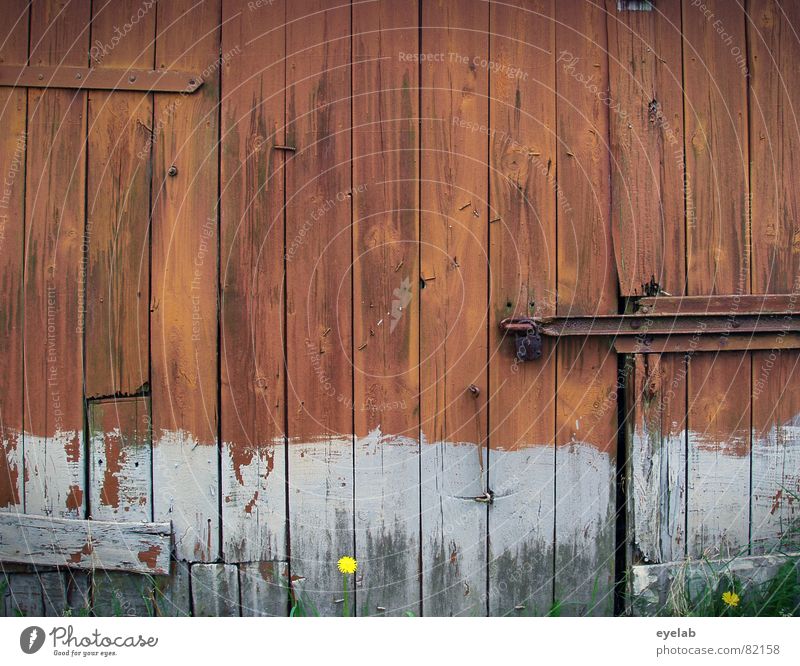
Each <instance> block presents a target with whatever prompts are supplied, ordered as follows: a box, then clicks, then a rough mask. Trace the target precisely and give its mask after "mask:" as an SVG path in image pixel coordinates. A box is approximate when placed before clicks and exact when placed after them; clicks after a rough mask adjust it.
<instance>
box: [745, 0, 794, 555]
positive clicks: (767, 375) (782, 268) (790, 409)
mask: <svg viewBox="0 0 800 666" xmlns="http://www.w3.org/2000/svg"><path fill="white" fill-rule="evenodd" d="M747 10H748V22H747V33H748V43H749V45H750V51H749V55H750V57H749V61H748V65H749V68H750V114H749V116H748V118H749V121H750V148H751V166H750V174H751V188H752V202H751V209H752V225H753V234H752V243H753V266H752V284H753V292H754V293H756V294H763V293H766V294H768V293H783V294H789V295H790V296H789V303H788V305H790V306H791V307H792V309H794V310H797V309H798V304H799V303H800V296H798V288H800V283H798V279H797V276H798V260H799V258H800V225H798V207H799V206H800V194H799V193H798V191H797V186H796V173H797V170H798V166H797V163H796V159H795V155H796V154H797V151H798V147H799V146H800V129H799V128H798V120H797V115H796V113H795V112H794V111H793V109H795V108H796V106H797V99H798V93H797V89H798V83H800V73H798V71H797V59H798V56H800V44H798V40H797V34H796V31H795V30H794V29H793V26H797V24H798V21H800V7H799V6H798V5H797V3H793V2H786V1H781V2H778V1H776V0H755V1H754V2H750V3H749V4H748V5H747ZM786 340H787V336H786V335H778V336H776V337H775V340H774V346H773V349H772V350H770V351H768V352H767V351H764V352H759V353H755V354H753V443H752V445H753V449H752V470H751V478H752V498H751V538H752V552H753V553H754V554H756V553H765V552H770V550H772V549H773V548H776V547H780V548H782V549H785V548H787V547H789V546H793V545H794V546H796V545H797V536H796V534H795V533H794V532H793V531H792V526H793V525H795V524H796V521H797V515H798V510H800V506H799V505H798V502H797V499H796V498H797V494H798V484H800V472H799V471H798V470H800V430H798V427H797V426H798V425H800V423H798V414H800V396H798V392H797V367H798V360H800V357H799V356H798V353H797V352H794V351H788V350H787V349H786V347H787V345H786ZM792 493H794V495H792Z"/></svg>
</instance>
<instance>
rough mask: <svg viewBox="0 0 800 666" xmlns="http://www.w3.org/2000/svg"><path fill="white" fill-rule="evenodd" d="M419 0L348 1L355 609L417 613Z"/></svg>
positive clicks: (360, 610) (360, 612) (363, 611)
mask: <svg viewBox="0 0 800 666" xmlns="http://www.w3.org/2000/svg"><path fill="white" fill-rule="evenodd" d="M417 10H418V5H417V1H416V0H411V2H408V3H406V7H405V10H404V11H403V12H398V11H397V8H396V7H395V6H394V3H392V2H391V1H390V0H380V1H379V2H375V3H369V4H366V5H353V121H354V125H355V126H354V127H353V187H354V190H355V191H356V192H357V194H356V195H355V196H354V197H353V205H354V221H353V295H354V302H353V307H354V317H353V337H354V346H355V347H356V349H355V351H354V359H353V366H354V372H355V378H354V381H355V384H354V388H355V394H354V409H355V434H356V440H355V487H356V498H355V510H356V513H355V527H356V557H357V558H358V571H359V578H360V579H361V581H362V583H361V587H360V588H359V590H358V597H359V602H358V608H357V609H356V610H357V612H358V613H359V614H363V615H401V614H403V613H406V612H409V611H410V612H412V613H414V614H415V615H419V601H420V599H419V544H420V539H419V293H420V292H419V245H418V241H419V212H418V182H417V179H418V177H419V167H418V160H419V153H418V147H419V141H418V117H419V91H418V88H419V82H418V79H419V68H418V66H417V64H416V63H412V62H409V61H406V62H404V61H401V60H400V59H399V58H398V57H397V54H398V53H414V52H416V51H417V50H418V37H419V31H418V25H417V22H418V11H417Z"/></svg>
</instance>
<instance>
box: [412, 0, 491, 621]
mask: <svg viewBox="0 0 800 666" xmlns="http://www.w3.org/2000/svg"><path fill="white" fill-rule="evenodd" d="M422 22H423V26H422V44H421V47H420V51H421V52H423V53H425V52H433V53H438V52H443V53H444V54H445V57H444V58H443V60H442V61H440V62H428V63H424V64H423V66H422V67H421V75H422V78H421V82H420V83H421V86H422V100H421V105H422V106H421V114H422V118H423V121H422V129H421V131H422V138H421V184H420V189H421V195H420V196H421V200H420V207H421V210H422V214H421V218H420V226H421V230H420V239H421V241H420V242H421V248H420V255H421V258H420V261H421V272H422V276H421V279H422V280H423V282H424V283H425V288H424V289H423V290H422V292H421V294H420V308H421V310H420V322H421V325H420V329H421V330H420V336H421V340H420V364H421V367H420V382H421V397H420V401H421V402H420V404H421V409H420V412H421V425H422V442H421V466H422V479H421V482H422V593H423V599H422V604H423V612H424V614H425V615H436V616H438V615H445V616H447V615H484V614H485V613H486V606H487V603H486V598H485V591H486V522H487V507H486V505H485V504H481V503H478V502H475V501H474V500H473V499H472V498H473V497H476V496H480V495H482V494H483V493H484V492H486V490H487V479H486V455H487V451H486V447H487V423H486V418H487V397H486V396H487V374H488V373H487V368H486V361H487V358H488V355H487V344H488V331H487V330H486V327H487V317H486V312H487V289H486V284H487V283H486V281H487V278H488V271H487V257H488V246H487V236H488V222H489V220H488V203H487V202H488V191H487V189H488V188H487V163H488V158H489V155H488V146H487V139H486V131H487V128H488V120H489V118H488V111H489V101H488V97H487V94H488V91H489V77H488V71H487V68H486V67H485V66H480V62H481V61H487V60H488V56H489V38H488V34H487V30H488V26H489V11H488V5H486V4H485V3H482V2H479V1H476V0H468V1H467V2H455V1H452V0H445V1H443V2H438V3H431V2H424V3H423V6H422ZM470 385H474V386H475V387H476V388H477V389H478V391H479V394H478V395H474V394H473V393H472V392H470V390H469V387H470Z"/></svg>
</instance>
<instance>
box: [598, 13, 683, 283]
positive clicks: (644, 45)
mask: <svg viewBox="0 0 800 666" xmlns="http://www.w3.org/2000/svg"><path fill="white" fill-rule="evenodd" d="M606 11H607V12H608V14H607V21H608V54H609V57H608V61H609V91H610V94H609V96H608V100H609V101H608V105H609V111H610V113H609V118H610V131H611V156H612V158H611V159H612V165H611V201H612V210H611V229H612V236H613V240H614V256H615V258H616V266H617V274H618V277H619V284H620V292H621V294H622V295H623V296H635V295H641V294H642V293H643V291H644V285H646V284H648V283H649V282H650V280H651V279H654V280H655V282H656V283H657V284H658V285H659V286H660V287H661V288H662V289H663V290H665V291H667V292H669V293H670V294H675V295H677V294H682V293H683V290H684V279H685V275H684V272H685V269H684V266H685V225H684V201H683V176H684V171H685V169H684V158H683V94H682V90H681V76H682V63H681V2H680V0H667V1H666V2H659V3H658V7H657V8H656V9H655V10H654V11H649V12H644V11H626V10H623V11H618V10H617V2H616V0H606Z"/></svg>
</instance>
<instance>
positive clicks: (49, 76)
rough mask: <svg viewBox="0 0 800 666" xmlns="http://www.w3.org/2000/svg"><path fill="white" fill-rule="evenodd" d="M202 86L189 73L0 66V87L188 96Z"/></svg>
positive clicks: (198, 79) (196, 76) (199, 79)
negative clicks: (158, 93) (168, 93)
mask: <svg viewBox="0 0 800 666" xmlns="http://www.w3.org/2000/svg"><path fill="white" fill-rule="evenodd" d="M201 85H203V79H202V78H200V76H198V75H197V74H193V73H192V72H182V71H175V70H167V69H160V70H146V69H90V68H88V67H62V66H59V67H26V66H23V65H0V86H13V87H16V88H70V89H74V90H139V91H144V92H172V93H186V94H191V93H193V92H194V91H195V90H197V89H198V88H199V87H200V86H201Z"/></svg>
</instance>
